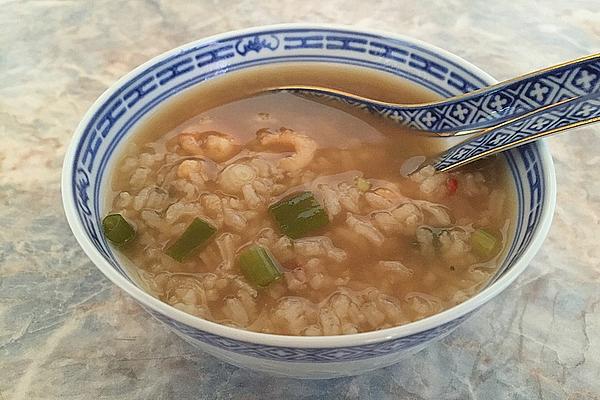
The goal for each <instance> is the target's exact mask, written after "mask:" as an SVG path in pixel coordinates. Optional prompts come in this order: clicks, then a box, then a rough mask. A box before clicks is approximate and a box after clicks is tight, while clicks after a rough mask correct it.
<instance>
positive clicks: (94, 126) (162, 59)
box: [62, 24, 556, 378]
mask: <svg viewBox="0 0 600 400" xmlns="http://www.w3.org/2000/svg"><path fill="white" fill-rule="evenodd" d="M298 61H302V62H311V63H323V62H327V63H339V64H350V65H355V66H361V67H365V68H371V69H374V70H378V71H385V72H387V73H391V74H394V75H397V76H398V77H400V78H403V79H408V80H410V81H412V82H414V83H416V84H418V85H421V86H424V87H426V88H428V89H429V90H432V91H434V92H436V93H439V94H440V95H442V96H453V95H457V94H460V93H464V92H468V91H471V90H473V89H477V88H480V87H482V86H486V85H489V84H492V83H494V82H495V80H494V79H493V78H492V77H491V76H489V75H488V74H486V73H485V72H483V71H481V70H480V69H479V68H477V67H475V66H473V65H471V64H469V63H468V62H466V61H464V60H462V59H461V58H459V57H457V56H455V55H452V54H450V53H448V52H446V51H444V50H441V49H439V48H437V47H434V46H431V45H429V44H426V43H423V42H421V41H418V40H415V39H411V38H408V37H403V36H399V35H395V34H389V33H384V32H377V31H370V30H364V29H355V28H350V27H336V26H324V25H312V24H291V25H277V26H265V27H258V28H251V29H246V30H242V31H236V32H229V33H225V34H221V35H217V36H213V37H209V38H206V39H201V40H198V41H195V42H192V43H189V44H186V45H183V46H181V47H179V48H177V49H174V50H172V51H169V52H167V53H164V54H162V55H160V56H158V57H155V58H154V59H152V60H150V61H148V62H147V63H145V64H143V65H141V66H140V67H138V68H136V69H135V70H133V71H132V72H130V73H129V74H127V75H126V76H124V77H123V78H122V79H120V80H119V81H118V82H117V83H116V84H114V85H113V86H112V87H111V88H109V89H108V90H107V91H106V92H105V93H104V94H102V96H100V98H99V99H98V100H97V101H96V102H95V103H94V105H93V106H92V107H91V108H90V109H89V111H88V112H87V114H86V115H85V117H84V118H83V120H82V121H81V123H80V125H79V127H78V128H77V131H76V132H75V135H74V137H73V140H72V143H71V146H70V148H69V150H68V152H67V155H66V158H65V162H64V167H63V174H62V190H63V192H62V195H63V202H64V207H65V212H66V215H67V218H68V220H69V224H70V225H71V229H72V230H73V233H74V234H75V237H76V238H77V240H78V241H79V243H80V245H81V247H82V248H83V250H84V251H85V252H86V254H87V255H88V256H89V257H90V259H91V260H92V261H93V262H94V264H96V266H97V267H98V268H99V269H100V270H101V271H102V272H103V273H104V274H105V275H106V276H107V277H108V278H109V279H110V280H111V281H113V282H114V283H115V284H116V285H118V286H119V287H120V288H121V289H123V290H124V291H126V292H127V293H128V294H129V295H131V296H132V297H133V298H135V299H136V300H137V301H138V302H139V303H140V304H141V305H142V306H143V307H144V308H145V309H146V310H148V312H149V313H150V314H151V315H153V316H154V317H155V318H156V319H158V320H160V321H161V322H163V323H164V324H165V325H167V326H168V327H169V328H171V329H172V330H173V331H174V332H175V333H177V334H178V335H179V336H181V337H182V338H184V339H185V340H187V341H188V342H190V343H192V344H193V345H194V346H197V347H198V348H200V349H201V350H204V351H206V352H207V353H210V354H212V355H214V356H216V357H219V358H221V359H223V360H225V361H227V362H229V363H232V364H235V365H238V366H241V367H246V368H250V369H254V370H260V371H266V372H270V373H273V374H278V375H286V376H293V377H301V378H329V377H336V376H343V375H353V374H360V373H363V372H366V371H369V370H373V369H376V368H380V367H384V366H387V365H391V364H393V363H395V362H397V361H398V360H400V359H401V358H403V357H406V356H407V355H409V354H412V353H414V352H416V351H418V350H420V349H422V348H424V347H425V346H427V345H428V344H429V343H431V342H433V341H435V340H439V339H441V338H443V337H445V336H446V335H448V334H449V333H450V332H452V331H453V330H454V329H455V328H456V327H457V326H458V325H459V324H460V323H462V322H463V321H465V319H467V318H468V317H469V316H470V315H472V314H473V312H474V311H476V310H477V309H478V308H479V307H481V306H482V305H484V304H485V303H486V302H488V301H490V300H491V299H492V298H493V297H494V296H496V295H498V294H499V293H500V292H502V290H504V289H505V288H506V287H507V286H508V285H510V284H511V282H513V281H514V280H515V279H516V278H517V276H518V275H519V274H520V273H521V272H523V270H524V269H525V268H526V267H527V264H528V263H529V261H530V260H531V258H532V257H533V256H534V254H535V253H536V252H537V250H538V249H539V248H540V245H541V244H542V241H543V240H544V238H545V236H546V234H547V232H548V229H549V227H550V223H551V220H552V214H553V210H554V203H555V197H556V183H555V177H554V167H553V164H552V159H551V158H550V154H549V152H548V150H547V149H546V146H545V145H544V143H543V142H539V141H538V142H536V143H534V144H530V145H526V146H523V147H520V148H518V149H515V150H511V151H509V152H507V153H506V154H505V158H506V161H507V163H508V165H509V167H510V174H511V176H512V180H513V182H514V187H515V191H514V199H515V203H516V204H517V221H516V224H515V232H514V235H513V237H514V239H513V241H512V243H511V244H510V246H509V250H508V253H507V255H506V257H505V260H504V267H505V270H504V272H503V273H502V275H501V276H500V277H499V278H498V279H497V280H496V281H495V282H494V283H493V284H491V285H490V286H488V287H487V288H485V289H484V290H483V291H481V292H480V293H479V294H477V295H476V296H475V297H473V298H471V299H469V300H467V301H465V302H464V303H462V304H460V305H458V306H455V307H453V308H451V309H449V310H446V311H444V312H441V313H439V314H436V315H434V316H431V317H428V318H425V319H423V320H420V321H417V322H413V323H410V324H407V325H403V326H399V327H395V328H389V329H384V330H380V331H375V332H367V333H360V334H354V335H346V336H329V337H327V336H324V337H299V336H282V335H272V334H263V333H256V332H248V331H245V330H241V329H236V328H232V327H228V326H222V325H219V324H216V323H214V322H210V321H205V320H203V319H200V318H198V317H195V316H192V315H189V314H186V313H184V312H182V311H179V310H177V309H175V308H173V307H171V306H169V305H167V304H165V303H162V302H161V301H159V300H158V299H156V298H154V297H152V296H151V295H149V294H148V293H146V292H144V291H143V290H142V289H141V288H140V287H139V286H138V285H137V284H136V282H135V281H134V280H133V279H132V278H131V277H130V276H128V274H127V273H126V271H125V269H124V267H123V266H122V265H120V262H119V260H118V258H117V257H116V256H115V252H114V250H113V249H112V248H111V247H110V246H109V245H108V243H107V242H106V240H105V238H104V237H103V235H102V234H101V216H102V215H104V214H105V213H106V209H104V201H103V196H104V193H105V190H106V188H107V185H108V184H109V183H108V180H109V174H108V173H107V171H108V170H109V169H110V166H111V164H112V162H113V161H114V159H115V157H116V156H115V155H116V154H117V153H119V147H120V146H122V145H123V143H125V142H127V140H128V138H129V136H130V135H131V134H132V132H133V128H134V127H135V126H136V124H137V123H138V122H139V121H140V119H142V118H144V116H145V115H147V114H148V113H151V112H152V111H153V110H154V109H155V108H157V107H160V105H161V103H162V102H164V101H166V100H168V99H169V98H170V97H171V96H176V95H177V94H178V93H180V92H182V91H184V90H185V89H186V88H188V87H190V86H193V85H202V84H203V82H205V81H208V80H210V79H213V78H214V77H217V76H222V75H224V74H228V73H230V72H232V71H238V70H241V69H244V68H249V67H255V66H258V65H265V64H275V63H286V62H298Z"/></svg>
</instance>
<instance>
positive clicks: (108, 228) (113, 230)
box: [102, 214, 135, 246]
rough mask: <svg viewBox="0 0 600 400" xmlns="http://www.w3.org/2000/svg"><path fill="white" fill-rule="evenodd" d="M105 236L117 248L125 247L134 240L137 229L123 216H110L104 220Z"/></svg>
mask: <svg viewBox="0 0 600 400" xmlns="http://www.w3.org/2000/svg"><path fill="white" fill-rule="evenodd" d="M102 229H103V230H104V236H106V238H107V239H108V240H110V242H111V243H112V244H114V245H115V246H123V245H125V244H126V243H128V242H130V241H132V240H133V238H134V237H135V229H133V226H131V224H129V222H127V221H126V220H125V218H123V216H122V215H121V214H109V215H107V216H106V217H104V219H103V220H102Z"/></svg>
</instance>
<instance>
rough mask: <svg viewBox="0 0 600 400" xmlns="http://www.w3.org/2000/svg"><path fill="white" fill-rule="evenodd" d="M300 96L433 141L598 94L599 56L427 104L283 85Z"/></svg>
mask: <svg viewBox="0 0 600 400" xmlns="http://www.w3.org/2000/svg"><path fill="white" fill-rule="evenodd" d="M276 90H288V91H292V92H296V93H298V92H299V93H301V94H304V95H312V96H317V97H319V98H326V99H332V100H337V101H341V102H344V103H347V104H350V105H352V106H356V107H359V108H363V109H367V110H369V111H372V112H375V113H378V114H381V115H382V116H384V117H387V118H390V119H392V120H395V121H397V122H399V123H401V124H402V125H406V126H409V127H412V128H415V129H417V130H419V131H422V132H429V133H433V134H435V135H437V136H453V135H454V134H456V133H457V132H461V133H462V134H468V133H471V132H474V131H478V130H480V129H483V128H487V127H490V126H492V125H497V124H498V123H500V122H502V121H506V120H508V119H511V118H515V117H518V116H520V115H523V114H526V113H528V112H530V111H533V110H536V109H539V108H542V107H545V106H548V105H551V104H554V103H557V102H560V101H562V100H565V99H571V98H575V97H579V96H585V95H587V94H590V93H593V92H596V91H599V90H600V53H599V54H594V55H590V56H587V57H583V58H579V59H576V60H572V61H569V62H566V63H563V64H559V65H556V66H553V67H550V68H545V69H542V70H539V71H536V72H533V73H530V74H527V75H523V76H520V77H518V78H514V79H511V80H508V81H504V82H500V83H498V84H496V85H492V86H487V87H485V88H482V89H479V90H475V91H473V92H469V93H465V94H463V95H459V96H455V97H450V98H448V99H443V100H440V101H436V102H432V103H426V104H412V105H411V104H395V103H387V102H382V101H378V100H373V99H368V98H365V97H361V96H357V95H353V94H350V93H347V92H343V91H340V90H336V89H325V88H322V87H316V86H301V85H296V86H284V87H279V88H276Z"/></svg>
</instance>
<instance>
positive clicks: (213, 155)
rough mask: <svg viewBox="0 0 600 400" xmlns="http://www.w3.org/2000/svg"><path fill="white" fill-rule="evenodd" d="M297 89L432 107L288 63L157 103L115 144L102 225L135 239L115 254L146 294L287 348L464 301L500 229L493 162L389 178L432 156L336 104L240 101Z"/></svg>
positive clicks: (373, 82)
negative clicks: (286, 87) (122, 226)
mask: <svg viewBox="0 0 600 400" xmlns="http://www.w3.org/2000/svg"><path fill="white" fill-rule="evenodd" d="M300 83H303V84H316V85H324V86H328V87H334V88H339V89H344V90H348V91H350V92H353V93H356V94H361V95H365V96H373V97H377V98H380V99H384V100H392V101H401V102H405V103H410V102H418V101H431V100H432V99H434V98H435V96H434V95H432V94H431V93H429V92H425V91H423V90H420V89H418V88H415V87H413V86H411V85H409V84H408V83H406V82H404V81H402V80H400V79H398V78H395V77H393V76H391V75H385V74H381V73H376V72H370V71H366V70H363V69H359V68H351V67H340V66H335V67H332V66H327V65H321V66H315V65H310V64H304V65H303V64H294V65H280V66H273V67H269V68H260V69H256V70H249V71H244V72H236V73H231V74H228V75H227V77H222V78H218V79H215V80H213V81H210V82H206V83H204V84H202V85H200V86H199V87H197V88H195V89H193V90H191V91H189V92H188V93H186V94H184V95H182V96H180V97H179V98H177V99H174V100H171V101H170V103H169V104H167V105H165V106H164V107H162V108H161V109H160V110H159V112H158V113H155V114H154V115H152V116H151V117H149V118H148V119H147V120H146V122H145V123H144V124H143V125H141V126H140V128H139V130H138V132H136V134H135V135H134V137H133V138H132V139H131V141H130V142H129V143H128V144H127V146H126V149H125V150H124V154H123V157H122V158H121V159H120V160H119V161H118V163H117V164H116V165H115V166H114V173H113V178H112V192H111V193H110V194H109V205H108V209H110V214H120V215H121V216H122V217H123V218H124V220H126V221H127V222H128V223H129V224H131V226H133V227H134V229H135V232H136V235H135V238H134V239H133V240H131V241H129V242H128V243H127V244H125V245H123V246H121V248H120V250H121V252H122V253H123V254H124V255H125V256H126V257H127V258H128V259H129V260H131V263H132V264H133V270H134V272H135V273H136V274H137V275H138V276H139V278H140V280H141V281H142V282H143V284H144V285H145V287H146V289H147V290H148V291H149V292H150V293H152V294H153V295H154V296H156V297H158V298H159V299H160V300H162V301H164V302H166V303H168V304H170V305H172V306H174V307H176V308H178V309H180V310H183V311H185V312H187V313H190V314H193V315H196V316H199V317H202V318H205V319H208V320H211V321H215V322H218V323H221V324H226V325H232V326H236V327H240V328H244V329H249V330H253V331H258V332H269V333H277V334H286V335H338V334H351V333H357V332H365V331H370V330H376V329H383V328H387V327H392V326H396V325H400V324H405V323H408V322H411V321H415V320H418V319H421V318H424V317H426V316H429V315H432V314H434V313H437V312H439V311H441V310H444V309H446V308H449V307H451V306H453V305H455V304H457V303H460V302H462V301H464V300H465V299H467V298H469V297H470V296H472V295H473V294H474V293H476V292H477V291H478V290H479V289H480V288H481V287H482V286H483V285H485V283H486V282H487V281H488V280H489V278H490V277H491V275H492V274H493V273H494V272H495V270H496V268H497V264H498V262H499V259H500V258H501V255H502V253H503V245H504V243H506V242H507V234H508V232H509V228H510V220H511V217H512V212H513V211H512V206H511V201H510V199H511V197H510V195H509V194H510V190H509V189H510V185H509V183H508V179H507V173H506V168H505V164H504V161H503V160H502V159H488V160H485V161H483V162H480V163H478V164H476V165H471V166H469V167H467V168H463V169H461V170H458V171H455V172H451V173H434V170H433V168H431V167H426V168H424V169H421V170H420V171H418V172H416V173H415V174H413V175H411V176H409V177H405V176H402V175H401V174H400V167H401V166H402V163H403V162H404V161H405V160H406V159H407V158H409V157H413V156H415V155H425V156H427V155H430V154H434V153H436V151H439V150H440V147H439V146H440V145H442V144H444V142H442V141H440V140H439V139H435V138H431V139H425V140H424V139H423V138H422V137H421V138H415V136H414V135H411V134H410V132H408V131H407V130H406V129H405V128H402V127H400V126H399V125H397V124H395V123H393V122H390V121H387V120H384V119H382V118H381V117H378V116H376V115H371V114H369V113H366V112H364V111H360V110H356V109H353V108H351V107H350V106H347V105H343V104H340V103H335V102H326V101H323V100H320V101H316V100H314V99H308V98H305V97H300V96H298V95H294V94H291V93H271V94H258V95H254V94H255V93H258V92H260V91H261V90H263V89H264V88H267V87H272V86H276V85H280V84H300ZM109 238H110V237H109ZM244 254H245V255H244ZM261 268H262V270H261ZM265 268H266V269H265Z"/></svg>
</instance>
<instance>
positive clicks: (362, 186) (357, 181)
mask: <svg viewBox="0 0 600 400" xmlns="http://www.w3.org/2000/svg"><path fill="white" fill-rule="evenodd" d="M354 185H355V186H356V188H357V189H358V190H360V191H361V192H366V191H367V190H369V189H371V182H369V181H368V180H366V179H365V178H363V177H362V176H357V177H356V178H354Z"/></svg>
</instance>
